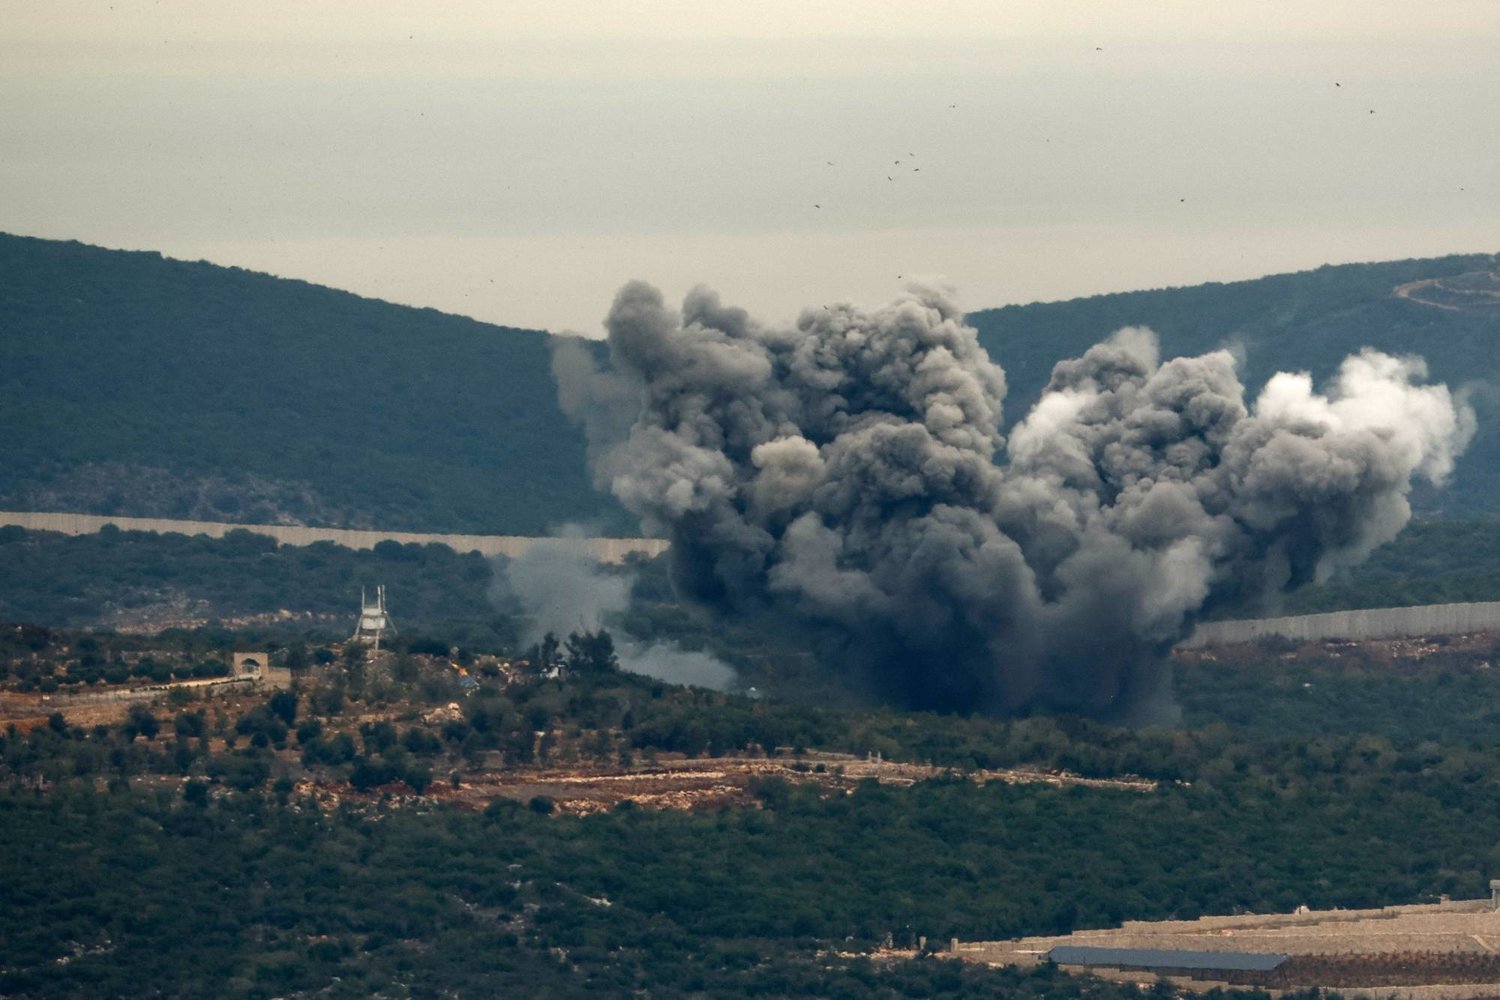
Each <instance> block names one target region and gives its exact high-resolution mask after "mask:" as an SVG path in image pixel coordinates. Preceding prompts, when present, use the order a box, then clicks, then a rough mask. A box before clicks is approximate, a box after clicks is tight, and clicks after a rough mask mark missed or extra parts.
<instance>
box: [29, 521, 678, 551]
mask: <svg viewBox="0 0 1500 1000" xmlns="http://www.w3.org/2000/svg"><path fill="white" fill-rule="evenodd" d="M106 524H113V525H115V526H116V527H118V528H119V529H120V530H121V531H154V532H158V533H160V534H168V533H176V534H182V535H208V536H209V537H211V538H222V537H224V536H225V535H226V534H228V533H229V532H231V531H251V532H254V533H255V534H257V535H268V536H270V537H271V538H274V539H276V541H277V542H279V543H281V544H282V545H311V544H313V543H314V542H333V543H335V544H337V545H343V546H346V547H348V548H351V549H373V548H374V547H375V546H376V545H377V544H379V543H380V542H400V543H401V544H402V545H407V544H411V543H416V544H418V545H429V544H437V545H446V546H448V547H449V548H450V549H452V550H453V551H455V552H478V553H479V554H480V555H484V556H510V557H512V558H514V557H516V556H519V555H522V554H523V553H525V552H526V550H527V549H529V548H531V547H532V546H533V545H536V544H538V543H540V542H546V543H548V544H552V545H561V546H565V547H567V548H573V549H577V550H580V551H583V552H586V553H588V554H589V555H591V556H593V557H594V558H595V559H597V560H598V561H599V562H606V563H619V562H624V561H625V558H626V557H627V556H629V555H631V554H632V553H635V552H640V553H644V554H646V555H650V556H654V555H658V554H660V553H662V552H664V551H666V549H667V542H666V541H665V540H664V539H661V538H534V537H527V536H524V535H436V534H424V533H420V532H414V531H359V530H355V529H352V528H309V527H305V526H303V525H295V524H222V523H220V522H217V521H175V520H169V519H164V518H155V517H102V516H100V515H97V514H54V513H37V512H16V511H0V527H3V526H6V525H16V526H17V527H21V528H26V529H27V530H30V531H58V532H61V533H63V534H65V535H89V534H93V533H94V532H96V531H98V530H99V529H100V528H103V527H104V526H105V525H106Z"/></svg>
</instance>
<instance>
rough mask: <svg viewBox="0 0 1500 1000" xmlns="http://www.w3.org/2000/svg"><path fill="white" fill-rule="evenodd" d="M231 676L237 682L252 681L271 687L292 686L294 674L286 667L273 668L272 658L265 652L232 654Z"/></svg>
mask: <svg viewBox="0 0 1500 1000" xmlns="http://www.w3.org/2000/svg"><path fill="white" fill-rule="evenodd" d="M230 674H231V675H232V676H233V677H234V678H235V679H236V680H252V681H254V682H255V683H257V684H264V685H267V686H269V687H276V688H286V687H291V686H292V672H291V671H290V670H289V669H287V668H286V667H273V666H271V657H270V656H269V655H267V654H266V653H264V652H235V653H232V654H231V655H230Z"/></svg>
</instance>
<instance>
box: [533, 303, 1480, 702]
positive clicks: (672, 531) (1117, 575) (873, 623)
mask: <svg viewBox="0 0 1500 1000" xmlns="http://www.w3.org/2000/svg"><path fill="white" fill-rule="evenodd" d="M606 326H607V328H608V331H609V348H610V356H611V360H612V369H613V370H612V371H610V372H601V371H598V370H596V368H595V366H594V365H592V363H591V362H590V361H589V359H588V357H587V355H586V353H585V352H583V351H582V349H581V348H578V347H576V346H575V347H571V348H563V349H561V350H560V351H559V352H558V355H557V357H556V363H555V366H554V367H555V371H556V373H557V375H558V381H559V385H560V395H561V399H562V401H563V405H564V407H565V408H566V409H567V410H568V412H569V413H571V414H573V415H574V416H575V417H576V418H578V419H580V420H581V421H582V422H583V423H584V426H585V428H586V431H587V433H588V436H589V443H590V453H591V456H592V459H593V462H594V471H595V474H596V477H597V479H598V481H599V483H600V485H601V486H604V487H606V488H608V489H609V490H610V491H611V492H613V493H614V495H615V496H616V497H618V498H619V499H620V501H621V502H622V503H623V504H624V505H625V506H626V507H627V508H628V509H630V510H631V511H632V512H634V513H635V514H636V515H638V516H639V517H640V519H641V522H642V525H643V527H644V528H645V529H646V530H647V531H648V532H652V533H659V534H663V535H665V536H666V537H668V538H670V540H671V542H672V549H671V558H672V568H673V579H674V582H675V583H676V585H677V587H678V588H679V590H680V591H681V592H682V593H683V594H684V596H687V597H691V598H693V599H695V600H697V601H699V602H701V603H703V604H705V605H708V606H710V607H712V608H716V609H720V610H722V611H725V612H736V611H767V610H769V611H772V612H774V613H779V614H787V615H791V616H794V617H795V618H796V619H798V620H799V621H800V622H803V623H810V624H813V625H815V626H818V627H820V628H824V629H827V630H831V631H833V632H835V633H837V634H839V635H840V636H841V637H842V638H843V639H844V640H845V641H844V643H843V645H844V648H845V649H846V650H847V655H846V656H845V659H846V660H847V661H848V663H847V664H846V665H845V669H848V670H850V671H851V675H852V674H853V673H856V672H857V673H861V674H865V675H866V676H867V677H869V678H872V679H874V680H875V681H876V682H877V683H878V684H879V685H880V688H881V690H882V692H883V693H884V695H885V696H886V697H889V698H894V699H896V700H900V701H903V702H905V703H908V704H912V705H917V706H936V707H948V708H963V709H974V710H984V711H1018V710H1029V709H1033V708H1068V709H1077V710H1082V711H1089V712H1104V711H1110V710H1113V709H1114V708H1117V707H1118V706H1119V705H1120V703H1122V702H1125V701H1129V700H1130V699H1131V698H1132V697H1139V696H1140V690H1141V687H1142V686H1143V685H1145V684H1148V683H1149V681H1148V680H1146V679H1145V677H1146V674H1148V673H1149V669H1148V665H1149V664H1152V663H1154V662H1156V661H1157V658H1158V656H1159V654H1160V652H1161V651H1162V650H1163V649H1164V648H1165V647H1166V646H1168V645H1170V644H1171V643H1172V642H1174V641H1175V640H1177V639H1178V638H1180V637H1181V636H1182V635H1183V634H1184V633H1185V632H1186V631H1187V630H1188V629H1189V628H1190V627H1191V625H1192V622H1193V620H1194V618H1195V616H1196V615H1197V614H1198V613H1199V612H1200V611H1201V610H1202V609H1203V608H1204V607H1205V606H1206V605H1207V604H1209V603H1210V602H1213V601H1217V600H1225V599H1230V598H1237V599H1243V598H1245V597H1255V596H1258V595H1262V594H1269V593H1276V592H1278V591H1283V590H1286V589H1289V588H1291V587H1295V586H1297V585H1299V584H1301V583H1303V582H1306V581H1308V580H1312V579H1315V578H1318V577H1320V576H1323V575H1326V574H1327V573H1328V572H1330V571H1331V570H1333V569H1334V568H1336V567H1338V566H1340V565H1343V564H1348V563H1352V562H1356V561H1358V560H1360V559H1363V558H1364V557H1365V556H1366V555H1367V554H1368V553H1369V552H1370V550H1371V549H1373V548H1374V547H1375V546H1377V545H1379V544H1381V543H1383V542H1385V541H1388V540H1389V539H1391V538H1393V537H1394V536H1395V535H1396V533H1397V532H1398V531H1400V529H1401V527H1402V526H1403V525H1404V524H1405V523H1406V521H1407V519H1408V517H1409V516H1410V509H1409V507H1408V505H1407V500H1406V494H1407V492H1408V490H1409V489H1410V486H1411V483H1412V481H1413V479H1414V478H1417V477H1420V478H1425V479H1428V480H1431V481H1433V482H1435V483H1436V482H1441V480H1442V479H1443V478H1444V477H1445V476H1446V475H1447V474H1448V473H1449V472H1450V471H1451V469H1452V466H1453V461H1454V459H1455V457H1456V456H1457V455H1458V453H1459V452H1461V451H1462V449H1463V447H1464V445H1465V444H1466V443H1467V440H1468V437H1469V435H1470V434H1471V432H1472V424H1473V417H1472V414H1471V413H1470V412H1469V411H1468V410H1467V408H1466V407H1464V406H1462V405H1456V404H1455V402H1454V400H1453V399H1452V398H1451V397H1450V395H1449V392H1448V390H1447V388H1446V387H1444V386H1441V385H1436V386H1423V385H1420V384H1417V383H1418V382H1419V381H1420V380H1421V379H1422V378H1423V377H1424V376H1425V368H1424V366H1423V364H1422V362H1421V361H1420V360H1418V359H1413V358H1393V357H1389V356H1387V355H1384V354H1380V353H1377V352H1375V351H1371V350H1366V351H1364V352H1362V353H1360V354H1359V355H1357V356H1353V357H1350V358H1348V359H1347V360H1346V361H1345V362H1344V363H1343V366H1342V367H1341V368H1340V369H1339V372H1338V374H1337V375H1336V376H1335V378H1334V379H1333V382H1332V384H1331V385H1329V386H1328V387H1327V388H1326V391H1325V392H1324V393H1323V394H1317V393H1315V392H1314V391H1313V387H1312V382H1311V379H1310V378H1309V377H1308V376H1307V375H1297V374H1281V375H1277V376H1275V377H1274V378H1273V379H1271V380H1270V382H1269V383H1268V384H1267V385H1266V387H1265V389H1264V391H1263V392H1262V393H1261V394H1260V396H1259V398H1258V399H1257V400H1256V401H1255V403H1254V405H1253V406H1247V405H1246V403H1245V399H1244V388H1243V386H1242V385H1241V384H1240V382H1239V380H1238V378H1237V377H1236V375H1235V366H1234V360H1233V358H1232V357H1231V355H1230V354H1229V353H1228V352H1227V351H1220V352H1216V353H1213V354H1205V355H1203V356H1201V357H1196V358H1176V359H1173V360H1171V361H1168V362H1166V363H1161V362H1160V361H1159V360H1158V357H1157V346H1156V338H1155V336H1154V335H1153V334H1152V333H1151V332H1150V331H1148V330H1144V329H1124V330H1120V331H1119V332H1117V333H1116V334H1114V335H1113V336H1112V337H1110V338H1109V339H1108V340H1107V341H1105V342H1104V343H1101V344H1099V345H1098V346H1096V347H1094V348H1092V349H1091V350H1089V351H1088V352H1087V353H1086V354H1085V355H1084V356H1083V357H1081V358H1078V359H1075V360H1071V361H1064V362H1061V363H1059V364H1058V365H1057V366H1056V368H1055V369H1054V370H1053V373H1052V380H1051V382H1050V383H1049V385H1048V386H1047V389H1046V391H1045V392H1044V394H1043V396H1042V398H1041V399H1040V401H1039V402H1038V403H1037V405H1036V406H1035V408H1033V409H1032V411H1031V412H1030V413H1029V414H1028V415H1027V416H1026V418H1025V419H1024V420H1022V421H1021V422H1020V423H1018V424H1017V425H1016V427H1015V428H1014V430H1013V433H1012V434H1011V439H1010V441H1009V443H1008V444H1007V442H1006V441H1005V439H1004V437H1003V435H1002V434H1001V431H1000V427H1001V402H1002V400H1003V398H1004V395H1005V376H1004V373H1003V372H1002V371H1001V369H1000V368H999V366H998V365H996V364H995V363H994V362H992V361H991V360H990V359H989V357H988V355H987V354H986V353H985V351H984V349H983V348H982V347H981V346H980V345H979V342H978V339H977V337H976V334H975V331H974V330H973V329H972V328H970V327H968V326H965V325H964V322H963V317H962V315H961V314H960V312H959V311H958V309H957V308H955V307H954V305H953V304H952V303H951V302H950V301H949V299H948V298H947V297H946V296H945V295H944V294H943V293H941V292H939V291H936V290H933V289H927V288H914V289H913V290H912V291H910V292H909V293H908V294H907V295H905V296H903V297H901V298H899V299H897V300H896V301H895V302H893V303H891V304H890V305H887V306H885V307H883V308H880V309H876V310H873V311H868V312H867V311H864V310H861V309H857V308H855V307H853V306H849V305H840V306H836V307H832V308H821V309H816V310H808V311H806V312H804V313H803V315H802V316H801V318H800V319H799V320H798V322H797V325H796V327H795V328H794V329H781V328H774V327H765V326H761V325H760V324H758V323H756V322H755V321H754V320H752V319H751V318H750V317H749V316H748V315H746V313H744V312H743V311H742V310H739V309H732V308H728V307H725V306H723V305H721V304H720V302H719V300H718V297H717V296H716V295H715V294H714V293H712V292H710V291H708V290H705V289H698V290H695V291H694V292H692V293H691V294H690V295H688V297H687V299H686V301H685V302H684V303H683V307H682V311H681V312H680V313H679V312H678V311H676V310H673V309H670V308H668V307H666V306H665V305H664V304H663V301H662V297H661V295H660V293H659V292H657V291H656V289H654V288H652V287H650V286H649V285H646V284H642V283H638V282H636V283H631V284H629V285H626V286H625V287H624V288H623V289H621V291H620V293H619V295H618V296H617V297H616V299H615V303H614V306H613V308H612V309H611V310H610V314H609V317H608V319H607V320H606Z"/></svg>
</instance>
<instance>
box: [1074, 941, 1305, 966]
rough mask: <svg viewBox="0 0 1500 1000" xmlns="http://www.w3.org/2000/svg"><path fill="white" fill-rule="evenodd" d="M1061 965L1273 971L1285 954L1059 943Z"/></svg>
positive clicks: (1282, 960)
mask: <svg viewBox="0 0 1500 1000" xmlns="http://www.w3.org/2000/svg"><path fill="white" fill-rule="evenodd" d="M1047 958H1048V960H1049V961H1052V962H1056V963H1057V964H1058V965H1103V966H1110V967H1113V968H1118V969H1125V968H1129V969H1203V970H1207V971H1214V970H1222V971H1225V972H1270V971H1272V970H1274V969H1276V968H1277V967H1278V966H1280V965H1281V963H1283V962H1285V961H1286V959H1287V956H1285V955H1263V954H1257V953H1255V952H1248V951H1179V950H1175V949H1171V950H1169V949H1157V948H1084V947H1078V946H1074V945H1058V946H1057V947H1056V948H1053V949H1052V950H1051V951H1049V952H1047Z"/></svg>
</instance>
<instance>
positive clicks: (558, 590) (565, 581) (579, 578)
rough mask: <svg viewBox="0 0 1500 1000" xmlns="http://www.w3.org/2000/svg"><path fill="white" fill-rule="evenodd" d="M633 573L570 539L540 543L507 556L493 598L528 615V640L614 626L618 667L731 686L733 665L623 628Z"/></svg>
mask: <svg viewBox="0 0 1500 1000" xmlns="http://www.w3.org/2000/svg"><path fill="white" fill-rule="evenodd" d="M631 583H632V580H631V577H630V575H629V574H627V573H624V572H621V571H615V570H607V569H604V568H603V567H601V566H599V564H598V563H597V562H596V561H595V559H594V557H593V556H592V555H590V554H589V553H588V552H586V551H585V550H583V549H582V548H580V547H579V546H577V545H570V544H568V543H567V542H566V540H563V539H559V540H557V541H552V540H547V541H541V542H538V543H537V544H535V545H533V546H532V547H531V548H530V549H528V550H527V551H526V552H525V553H524V554H523V555H521V556H519V557H517V558H515V559H510V560H507V561H505V562H503V563H502V564H501V565H500V572H498V573H497V574H496V576H495V585H494V589H493V592H492V593H491V595H490V597H491V599H492V600H494V601H495V602H496V603H497V604H500V605H501V606H503V607H507V608H512V609H514V610H516V611H519V612H520V613H521V614H522V615H523V616H524V617H525V619H526V623H527V624H526V632H525V634H524V635H523V636H522V637H521V638H522V641H523V642H525V643H528V644H530V643H536V642H539V641H541V639H542V637H543V636H544V635H546V634H547V633H548V632H551V633H552V634H553V635H555V636H557V638H559V639H562V638H564V637H566V636H567V635H568V634H569V633H572V632H576V631H596V630H598V629H601V628H606V629H609V631H610V632H611V635H612V637H613V638H614V640H615V652H616V653H617V654H619V657H620V667H621V669H624V670H628V671H630V672H631V673H636V674H644V675H646V676H648V677H656V678H659V679H661V680H664V681H669V682H671V683H673V684H692V685H695V686H697V687H706V688H713V689H714V690H716V691H728V690H732V689H734V688H735V687H736V685H737V681H738V677H737V675H736V674H735V671H734V669H733V668H732V667H730V666H729V665H727V664H725V663H723V662H721V661H720V660H718V659H716V658H714V657H713V656H710V655H709V654H707V653H700V652H695V651H690V650H685V649H680V648H678V647H677V646H675V645H673V644H672V643H667V642H644V641H641V640H639V639H637V638H635V637H634V636H632V635H629V634H628V633H626V632H624V631H622V630H621V629H620V628H619V626H618V625H617V624H616V623H615V622H614V619H615V618H616V617H617V616H619V615H620V614H621V613H622V612H624V610H625V609H626V607H627V605H628V604H629V603H630V588H631Z"/></svg>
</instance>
